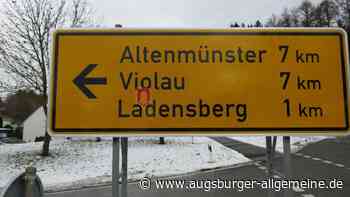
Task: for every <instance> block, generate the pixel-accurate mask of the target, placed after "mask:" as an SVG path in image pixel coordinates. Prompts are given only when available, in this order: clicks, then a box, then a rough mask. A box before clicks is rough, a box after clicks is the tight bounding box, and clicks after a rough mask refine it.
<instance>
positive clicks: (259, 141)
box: [230, 136, 329, 152]
mask: <svg viewBox="0 0 350 197" xmlns="http://www.w3.org/2000/svg"><path fill="white" fill-rule="evenodd" d="M230 138H232V139H235V140H238V141H241V142H246V143H249V144H253V145H256V146H260V147H264V148H265V147H266V141H265V139H266V138H265V136H259V137H251V136H249V137H230ZM325 138H329V137H325V136H312V137H293V136H292V137H290V139H291V142H290V143H291V151H292V152H296V151H298V150H300V149H301V148H302V147H304V146H305V145H306V144H308V143H312V142H317V141H320V140H323V139H325ZM276 151H278V152H283V137H282V136H278V137H277V144H276Z"/></svg>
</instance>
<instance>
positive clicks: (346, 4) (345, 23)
mask: <svg viewBox="0 0 350 197" xmlns="http://www.w3.org/2000/svg"><path fill="white" fill-rule="evenodd" d="M336 4H337V7H338V9H339V16H340V17H339V19H338V21H337V23H338V26H341V27H343V28H344V29H346V30H347V31H348V32H349V31H350V0H336Z"/></svg>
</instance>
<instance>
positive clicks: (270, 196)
mask: <svg viewBox="0 0 350 197" xmlns="http://www.w3.org/2000/svg"><path fill="white" fill-rule="evenodd" d="M272 160H273V152H272V137H271V136H266V169H267V170H266V173H267V178H268V179H273V165H272ZM267 196H268V197H273V196H274V193H273V191H272V188H268V189H267Z"/></svg>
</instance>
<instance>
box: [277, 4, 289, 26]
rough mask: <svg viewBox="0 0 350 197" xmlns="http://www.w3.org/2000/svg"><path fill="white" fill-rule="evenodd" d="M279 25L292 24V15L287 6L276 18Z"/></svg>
mask: <svg viewBox="0 0 350 197" xmlns="http://www.w3.org/2000/svg"><path fill="white" fill-rule="evenodd" d="M278 26H279V27H291V26H292V16H291V14H290V11H289V9H288V8H285V9H284V10H283V12H282V14H281V17H280V19H279V20H278Z"/></svg>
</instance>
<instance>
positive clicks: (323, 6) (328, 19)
mask: <svg viewBox="0 0 350 197" xmlns="http://www.w3.org/2000/svg"><path fill="white" fill-rule="evenodd" d="M318 8H319V9H320V11H319V12H320V15H321V19H322V20H323V21H324V24H323V25H324V26H327V27H330V26H331V25H332V23H335V19H336V16H337V15H338V7H337V5H336V3H335V2H334V1H332V0H323V1H322V2H321V3H320V5H319V6H318Z"/></svg>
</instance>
